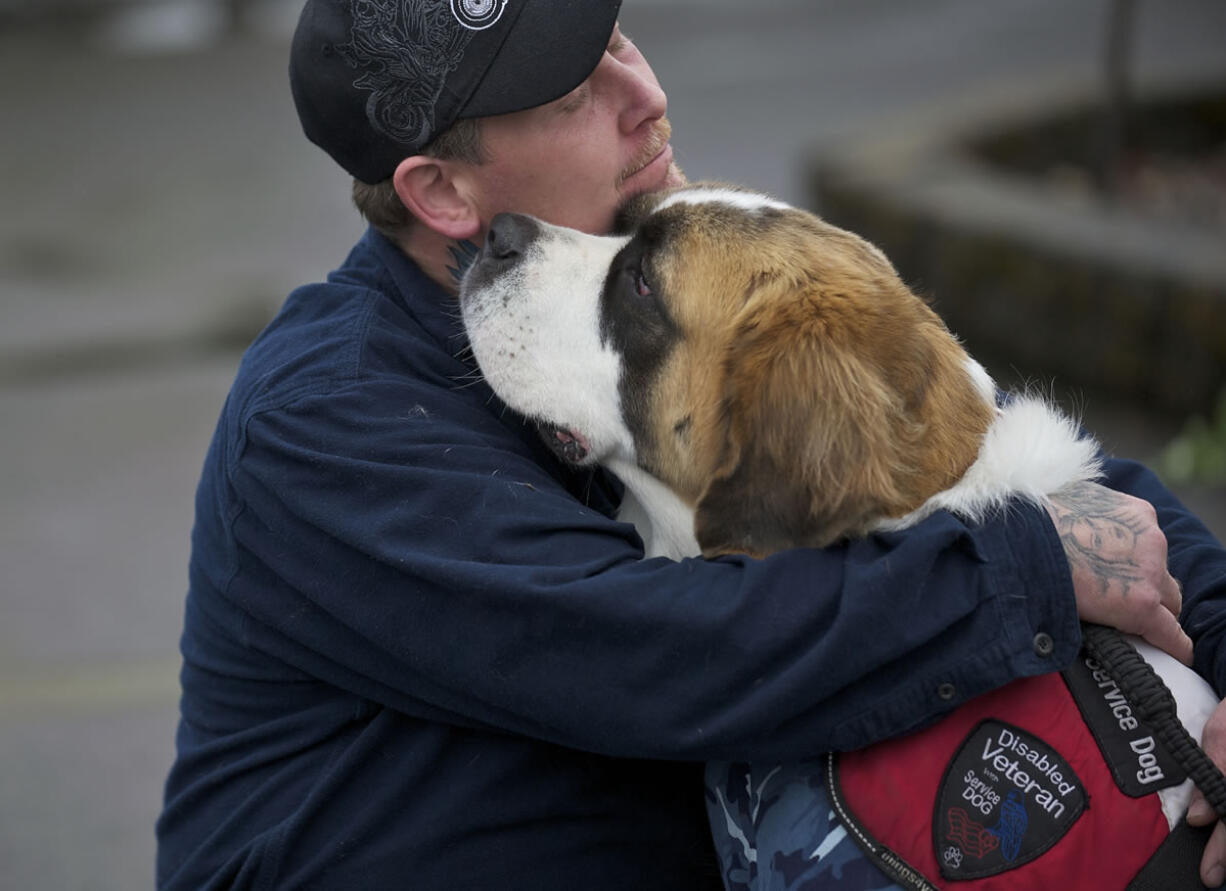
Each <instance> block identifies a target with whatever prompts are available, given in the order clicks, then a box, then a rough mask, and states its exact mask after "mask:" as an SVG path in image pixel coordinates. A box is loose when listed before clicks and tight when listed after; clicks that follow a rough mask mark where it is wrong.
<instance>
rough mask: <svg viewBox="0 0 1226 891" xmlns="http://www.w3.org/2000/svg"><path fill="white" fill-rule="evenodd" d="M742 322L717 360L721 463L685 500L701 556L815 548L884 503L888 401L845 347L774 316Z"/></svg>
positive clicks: (887, 483)
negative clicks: (698, 492)
mask: <svg viewBox="0 0 1226 891" xmlns="http://www.w3.org/2000/svg"><path fill="white" fill-rule="evenodd" d="M757 315H758V316H759V317H758V318H751V319H750V320H748V321H746V322H745V323H744V324H743V325H742V326H741V331H740V333H739V335H738V336H737V337H736V338H735V341H734V345H733V346H732V348H731V350H730V352H729V354H728V356H727V357H726V367H725V369H724V371H725V375H724V396H723V401H722V404H721V407H720V413H721V416H722V417H721V418H720V422H721V425H722V430H723V434H724V437H725V439H724V443H723V450H722V454H721V460H720V462H719V464H718V467H717V469H716V471H715V473H714V474H713V475H712V478H711V481H710V483H709V484H708V486H707V489H706V491H705V492H704V493H703V494H702V496H701V497H700V498H699V500H698V504H697V506H696V509H695V517H694V531H695V535H696V537H697V539H698V543H699V545H700V546H701V547H702V550H703V553H704V554H705V555H707V556H713V555H715V554H723V553H747V554H752V555H755V556H763V555H765V554H769V553H773V552H774V551H778V550H782V549H784V548H790V547H798V546H804V545H823V544H827V543H829V542H830V541H832V540H834V539H836V538H838V537H839V536H840V535H841V534H844V533H846V532H847V531H848V530H849V526H855V525H856V523H857V521H859V520H860V519H861V518H862V517H864V516H865V514H866V513H869V512H871V511H872V510H873V509H875V508H878V507H879V506H880V504H881V503H882V502H888V501H890V500H891V499H890V492H889V489H890V479H891V476H892V474H891V470H890V464H891V462H892V460H893V456H892V455H891V454H890V448H889V445H888V444H887V443H884V442H880V441H875V439H877V438H876V437H874V436H873V435H872V434H874V433H876V432H880V433H882V434H884V432H885V428H886V427H887V426H888V425H887V420H888V413H889V411H890V400H889V399H888V397H887V395H886V394H884V393H882V392H880V388H874V387H872V386H865V383H866V381H867V380H869V378H870V375H869V374H868V373H867V370H866V369H865V368H864V367H863V362H862V361H861V360H860V359H859V358H858V357H857V356H856V354H855V353H854V352H853V351H849V350H846V349H843V348H842V347H840V346H838V345H835V344H832V343H831V342H829V341H828V340H827V339H826V338H825V337H824V336H822V333H821V332H815V331H813V330H812V329H811V326H807V325H805V324H804V323H803V322H799V323H798V320H795V319H789V318H785V316H784V314H783V313H773V314H770V315H773V318H769V317H766V318H764V317H763V316H768V314H765V313H760V314H757Z"/></svg>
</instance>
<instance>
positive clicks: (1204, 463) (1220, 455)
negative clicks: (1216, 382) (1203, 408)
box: [1158, 388, 1226, 486]
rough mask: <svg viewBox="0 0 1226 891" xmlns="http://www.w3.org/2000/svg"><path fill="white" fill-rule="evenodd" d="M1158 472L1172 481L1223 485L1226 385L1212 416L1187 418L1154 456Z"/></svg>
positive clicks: (1225, 441) (1225, 468)
mask: <svg viewBox="0 0 1226 891" xmlns="http://www.w3.org/2000/svg"><path fill="white" fill-rule="evenodd" d="M1158 471H1159V473H1161V474H1162V475H1163V476H1164V477H1165V478H1166V479H1168V480H1169V481H1171V482H1174V483H1185V484H1186V483H1194V484H1199V485H1211V486H1223V485H1226V388H1223V390H1222V392H1221V393H1220V394H1219V395H1218V400H1217V406H1216V409H1215V411H1214V412H1213V415H1212V416H1211V417H1209V418H1204V417H1201V416H1199V415H1197V416H1195V417H1192V418H1190V419H1188V422H1187V423H1186V424H1185V425H1184V428H1183V432H1181V433H1180V434H1179V435H1178V436H1177V437H1175V439H1173V440H1172V441H1171V442H1170V443H1168V444H1167V446H1166V448H1165V449H1163V450H1162V454H1161V455H1160V456H1159V458H1158Z"/></svg>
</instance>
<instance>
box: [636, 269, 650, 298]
mask: <svg viewBox="0 0 1226 891" xmlns="http://www.w3.org/2000/svg"><path fill="white" fill-rule="evenodd" d="M634 292H635V293H636V294H638V295H639V296H640V297H650V296H651V285H649V284H648V283H647V277H646V276H644V275H643V270H642V269H636V270H635V271H634Z"/></svg>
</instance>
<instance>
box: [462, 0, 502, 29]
mask: <svg viewBox="0 0 1226 891" xmlns="http://www.w3.org/2000/svg"><path fill="white" fill-rule="evenodd" d="M506 6H507V0H451V14H452V15H454V16H455V18H456V21H457V22H459V23H460V24H461V25H463V26H464V27H465V28H468V29H470V30H472V31H484V30H485V29H486V28H488V27H489V26H490V25H492V24H494V23H495V22H497V21H498V19H500V18H501V17H502V11H503V10H504V9H506Z"/></svg>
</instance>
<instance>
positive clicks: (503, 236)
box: [485, 213, 541, 262]
mask: <svg viewBox="0 0 1226 891" xmlns="http://www.w3.org/2000/svg"><path fill="white" fill-rule="evenodd" d="M540 234H541V227H540V224H539V223H538V222H537V221H536V220H535V219H534V218H532V217H529V216H525V215H524V214H522V213H500V214H497V215H495V217H494V219H492V220H490V228H489V230H488V231H487V232H486V233H485V254H486V256H487V257H491V258H493V259H495V260H502V261H504V262H512V261H514V260H517V259H519V258H520V257H521V256H523V254H524V252H525V251H526V250H527V249H528V246H529V245H531V244H532V242H533V241H535V240H536V237H537V236H538V235H540Z"/></svg>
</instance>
